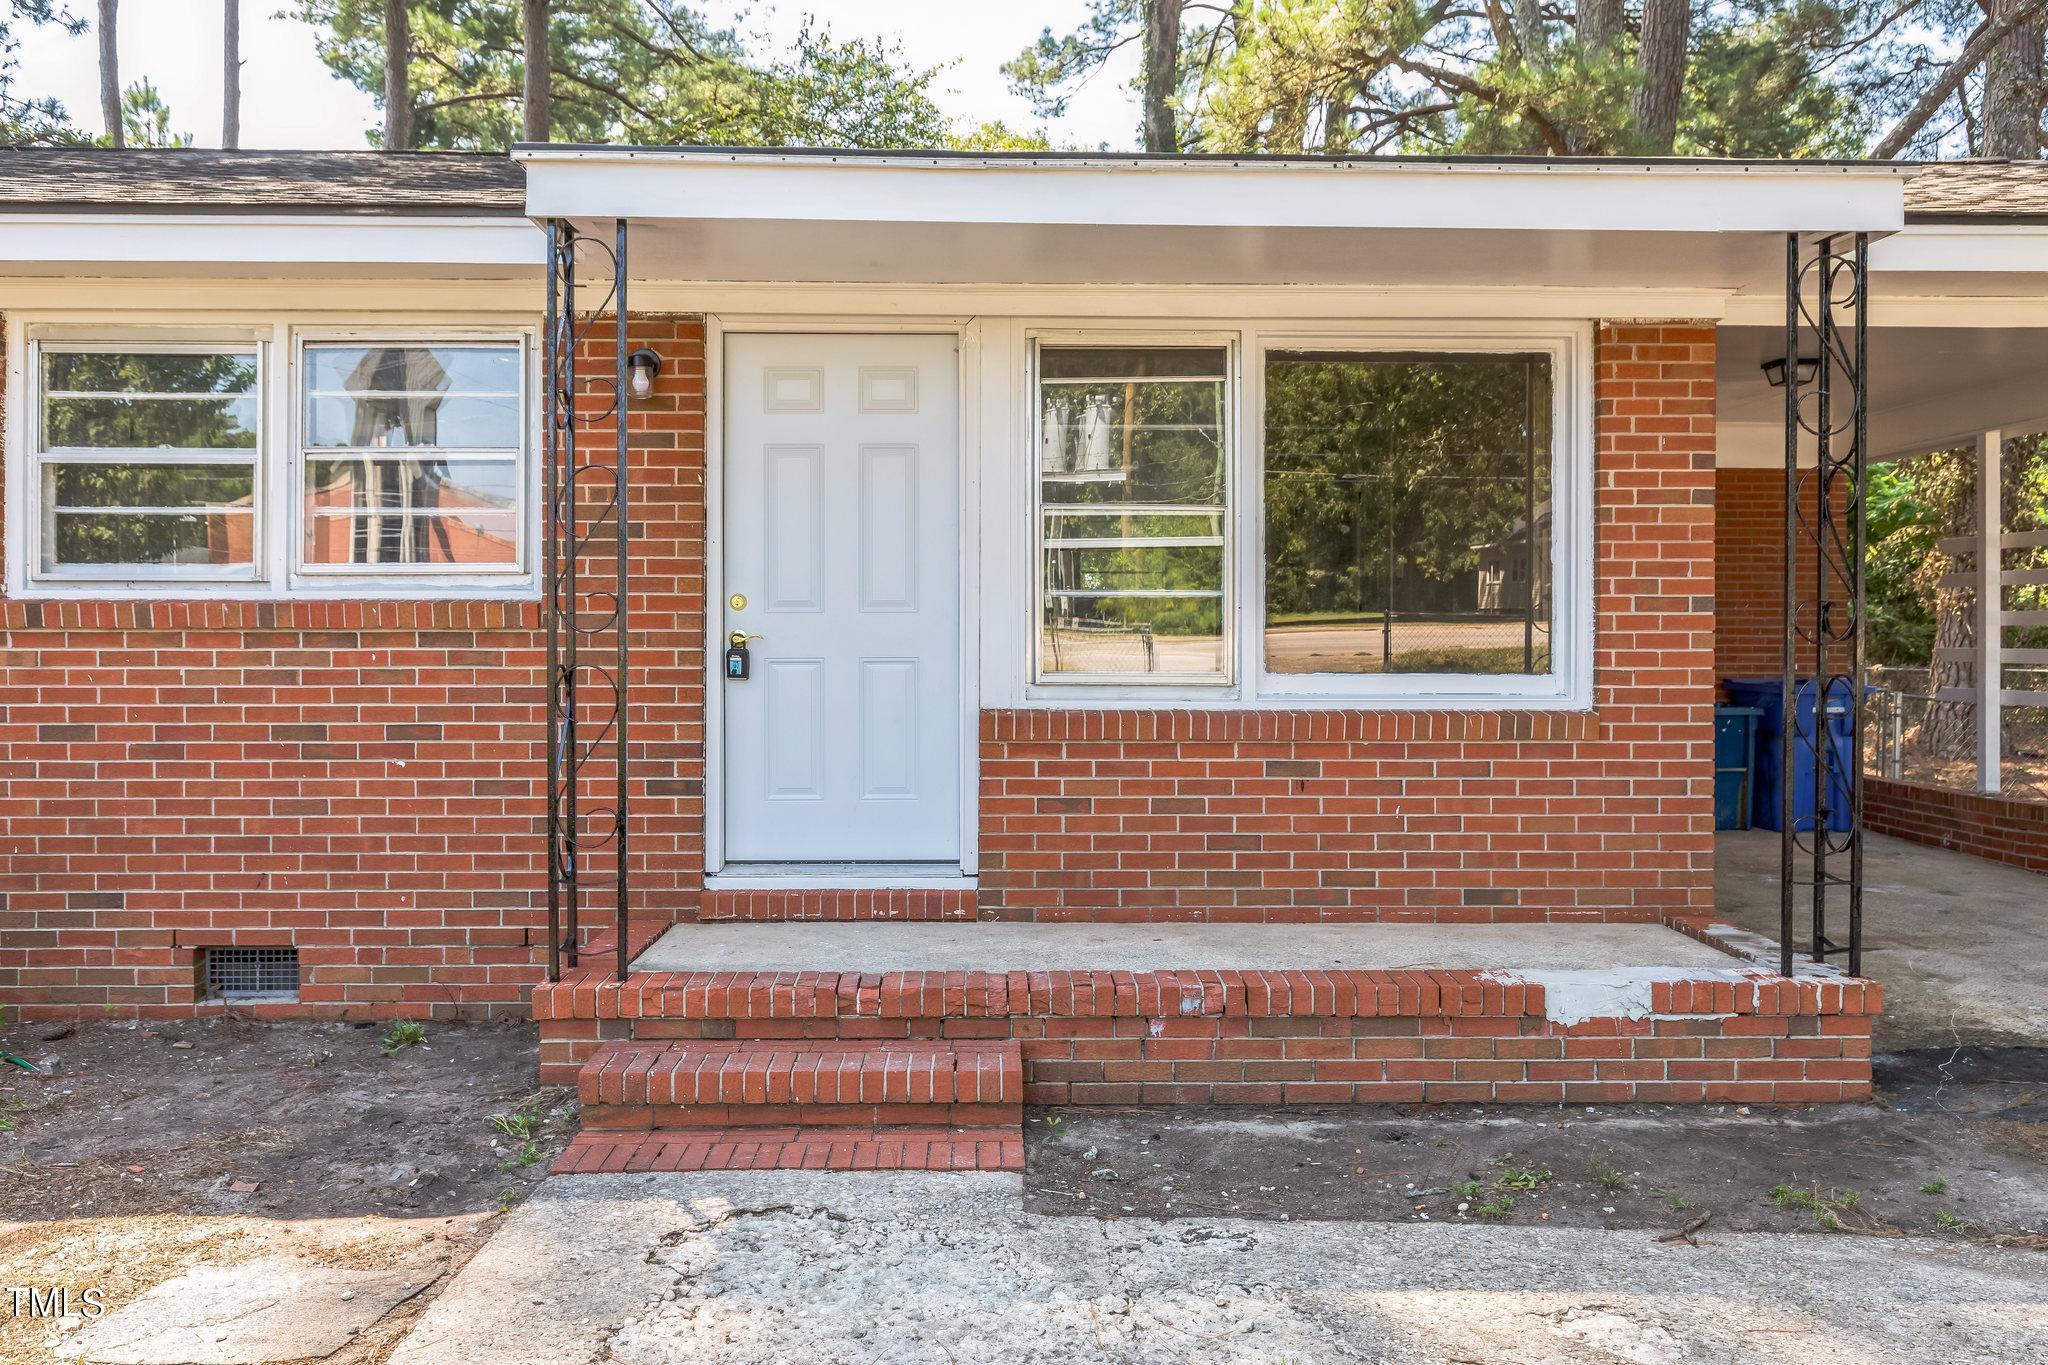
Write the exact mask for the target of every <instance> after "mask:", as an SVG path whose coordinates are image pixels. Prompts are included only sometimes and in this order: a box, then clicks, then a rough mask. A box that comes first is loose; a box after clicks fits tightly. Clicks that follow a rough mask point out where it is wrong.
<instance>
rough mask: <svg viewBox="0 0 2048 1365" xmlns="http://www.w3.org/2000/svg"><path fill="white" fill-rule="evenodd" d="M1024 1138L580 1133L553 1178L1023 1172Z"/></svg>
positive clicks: (966, 1131) (835, 1132) (987, 1134)
mask: <svg viewBox="0 0 2048 1365" xmlns="http://www.w3.org/2000/svg"><path fill="white" fill-rule="evenodd" d="M1023 1169H1024V1135H1023V1132H1022V1131H1021V1129H1020V1128H1019V1127H1018V1126H1017V1125H1015V1124H1011V1125H1009V1126H1007V1127H1001V1128H995V1127H989V1128H935V1127H910V1126H904V1127H874V1128H854V1127H839V1128H692V1129H685V1130H677V1129H656V1130H653V1131H651V1132H650V1131H640V1132H618V1131H614V1130H609V1129H606V1130H600V1131H595V1132H592V1131H585V1132H581V1133H578V1134H577V1135H576V1136H575V1138H573V1139H572V1140H571V1141H570V1143H569V1146H568V1147H567V1148H566V1149H565V1150H564V1151H563V1152H562V1154H561V1155H560V1156H559V1157H557V1158H555V1163H554V1165H553V1166H551V1167H549V1168H548V1173H549V1174H550V1175H596V1174H613V1173H617V1172H626V1171H760V1170H770V1171H1021V1170H1023Z"/></svg>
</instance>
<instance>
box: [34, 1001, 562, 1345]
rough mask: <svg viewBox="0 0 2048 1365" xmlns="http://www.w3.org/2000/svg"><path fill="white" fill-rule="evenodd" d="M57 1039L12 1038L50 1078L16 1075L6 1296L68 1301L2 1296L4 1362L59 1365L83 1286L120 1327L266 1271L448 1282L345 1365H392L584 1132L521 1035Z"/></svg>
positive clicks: (229, 1027) (224, 1030)
mask: <svg viewBox="0 0 2048 1365" xmlns="http://www.w3.org/2000/svg"><path fill="white" fill-rule="evenodd" d="M62 1032H63V1028H62V1026H56V1025H50V1024H16V1025H14V1026H13V1027H12V1028H9V1029H7V1030H6V1031H4V1032H0V1050H4V1051H7V1052H12V1053H16V1054H20V1055H22V1056H25V1057H27V1058H28V1059H30V1060H31V1061H34V1062H36V1063H38V1064H39V1065H41V1066H42V1067H44V1069H45V1071H46V1072H47V1074H44V1075H32V1074H30V1073H28V1072H25V1071H22V1070H19V1069H18V1068H15V1067H11V1066H9V1067H0V1288H4V1287H14V1286H25V1287H34V1288H39V1289H44V1290H48V1289H53V1288H63V1289H65V1290H66V1291H67V1292H68V1294H69V1295H71V1296H72V1297H71V1299H70V1301H69V1302H68V1304H66V1305H65V1306H66V1307H67V1308H68V1309H69V1310H70V1311H69V1312H68V1313H65V1314H59V1315H56V1316H45V1315H37V1314H34V1313H28V1312H20V1311H13V1308H12V1302H11V1300H10V1297H9V1296H8V1295H6V1294H5V1293H4V1292H0V1361H5V1362H14V1361H23V1362H27V1361H36V1362H41V1361H47V1360H51V1359H62V1358H65V1354H66V1353H65V1351H64V1343H65V1340H66V1338H67V1337H68V1336H69V1335H70V1334H72V1333H74V1332H75V1331H76V1330H77V1327H78V1324H79V1323H80V1321H81V1320H82V1319H81V1317H80V1315H79V1314H78V1311H77V1310H78V1307H79V1299H78V1298H77V1296H79V1295H81V1294H82V1293H83V1291H84V1290H85V1289H87V1288H91V1287H97V1288H98V1289H99V1290H100V1291H101V1299H102V1301H103V1302H104V1304H105V1307H106V1309H107V1310H108V1311H113V1310H114V1309H117V1308H119V1307H120V1306H121V1305H123V1304H125V1303H127V1302H129V1301H130V1300H132V1299H134V1298H135V1297H137V1296H138V1295H140V1294H142V1293H143V1292H145V1291H146V1290H148V1289H149V1288H151V1287H152V1286H154V1285H157V1284H159V1283H162V1282H163V1281H165V1280H168V1279H171V1278H172V1277H174V1276H177V1275H180V1274H182V1273H184V1272H185V1271H186V1270H188V1269H191V1268H192V1267H193V1266H195V1265H216V1266H227V1265H234V1264H239V1263H241V1262H245V1261H250V1260H254V1259H257V1258H259V1257H266V1256H287V1257H298V1258H308V1259H311V1260H313V1261H315V1262H317V1263H319V1264H322V1265H332V1266H347V1267H355V1268H362V1269H393V1268H397V1269H403V1270H404V1271H406V1272H407V1273H410V1274H418V1275H419V1276H420V1277H421V1278H422V1279H423V1280H430V1281H432V1285H433V1287H432V1288H430V1289H429V1291H428V1292H427V1293H425V1294H422V1295H419V1296H417V1297H415V1298H413V1299H412V1300H410V1301H408V1302H407V1303H406V1304H404V1305H402V1306H401V1307H400V1308H399V1309H398V1310H396V1311H394V1312H393V1313H391V1314H390V1315H389V1316H388V1317H387V1318H385V1319H384V1320H383V1321H382V1322H379V1323H378V1324H376V1326H375V1327H374V1328H373V1329H371V1330H369V1331H366V1332H364V1333H363V1334H362V1336H361V1337H360V1339H359V1340H358V1341H357V1343H356V1344H355V1345H352V1346H351V1347H349V1348H347V1349H345V1350H344V1351H343V1352H342V1353H340V1354H338V1355H336V1356H333V1357H330V1359H332V1360H335V1361H341V1362H354V1361H361V1360H376V1359H381V1358H382V1356H383V1354H384V1353H385V1352H387V1351H388V1350H389V1349H390V1347H391V1345H392V1344H393V1343H395V1341H396V1340H397V1339H398V1337H399V1336H401V1335H402V1334H403V1332H404V1331H405V1329H406V1327H407V1326H408V1325H409V1324H410V1322H411V1320H412V1319H413V1318H414V1317H416V1316H417V1314H418V1313H419V1312H420V1311H421V1310H422V1309H423V1308H424V1306H425V1304H426V1303H427V1302H428V1301H429V1300H430V1299H431V1298H432V1296H433V1293H434V1292H436V1291H437V1290H438V1288H439V1286H440V1285H441V1284H443V1283H445V1282H446V1278H447V1276H448V1274H449V1273H451V1272H452V1271H453V1270H455V1269H457V1268H459V1267H460V1266H461V1265H462V1263H463V1262H465V1261H466V1260H467V1259H468V1258H469V1255H470V1254H471V1253H472V1252H473V1251H474V1250H475V1249H476V1247H477V1245H479V1244H480V1242H481V1240H482V1238H483V1236H484V1235H486V1233H487V1232H488V1229H489V1226H490V1225H491V1223H492V1222H493V1221H494V1220H495V1219H496V1217H497V1215H498V1214H499V1213H500V1212H501V1211H502V1210H503V1209H505V1208H509V1207H510V1206H512V1205H513V1204H515V1203H517V1202H518V1201H519V1200H521V1199H522V1198H524V1197H525V1195H526V1193H527V1192H529V1191H530V1190H531V1189H532V1188H533V1186H534V1185H535V1184H537V1183H538V1181H539V1180H540V1179H541V1177H542V1175H543V1174H544V1173H545V1172H546V1170H547V1165H548V1162H549V1161H550V1160H551V1159H552V1157H553V1155H554V1153H555V1152H557V1151H558V1150H559V1149H560V1148H561V1146H562V1145H563V1143H565V1142H566V1141H567V1139H568V1137H569V1135H570V1133H571V1132H573V1129H574V1104H573V1096H571V1095H569V1094H568V1093H567V1092H565V1091H563V1090H561V1089H559V1088H549V1089H542V1088H540V1087H538V1086H536V1085H535V1083H534V1072H535V1055H536V1052H535V1050H536V1036H535V1032H534V1030H533V1028H532V1027H531V1026H530V1025H528V1024H524V1023H505V1024H500V1025H462V1026H455V1025H449V1026H442V1025H428V1026H427V1028H426V1033H425V1036H424V1038H423V1039H421V1041H420V1042H418V1043H417V1044H416V1045H412V1046H406V1047H402V1048H398V1049H396V1050H395V1051H392V1052H390V1053H389V1055H387V1051H386V1046H385V1045H386V1043H387V1042H388V1041H389V1038H388V1035H387V1033H386V1030H385V1029H384V1027H382V1026H379V1027H377V1028H358V1027H354V1026H351V1025H346V1024H313V1023H257V1022H251V1021H247V1020H242V1019H236V1018H233V1017H229V1018H225V1019H219V1020H212V1021H205V1022H199V1021H192V1022H179V1023H154V1024H147V1025H133V1024H122V1023H90V1024H79V1025H76V1026H73V1027H72V1030H71V1031H70V1032H69V1033H68V1034H67V1035H65V1036H53V1035H56V1034H59V1033H62ZM494 1119H501V1120H503V1122H501V1123H497V1124H494V1123H493V1120H494ZM508 1130H509V1131H508ZM529 1144H530V1145H529Z"/></svg>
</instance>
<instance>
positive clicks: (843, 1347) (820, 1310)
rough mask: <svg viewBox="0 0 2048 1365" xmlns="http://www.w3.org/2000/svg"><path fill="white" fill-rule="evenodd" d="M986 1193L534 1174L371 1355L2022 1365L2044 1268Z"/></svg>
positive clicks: (1880, 1250)
mask: <svg viewBox="0 0 2048 1365" xmlns="http://www.w3.org/2000/svg"><path fill="white" fill-rule="evenodd" d="M1021 1195H1022V1185H1021V1181H1020V1179H1019V1177H1017V1176H1014V1175H998V1174H958V1175H933V1174H912V1175H898V1174H859V1175H848V1174H830V1173H814V1172H747V1173H743V1172H719V1173H704V1174H695V1175H645V1176H564V1177H557V1178H555V1179H552V1180H549V1181H548V1182H546V1184H545V1185H544V1186H543V1187H542V1189H541V1190H540V1191H539V1192H538V1193H537V1194H536V1195H535V1196H534V1197H533V1198H532V1199H531V1200H529V1201H528V1202H527V1203H526V1204H524V1205H523V1206H521V1207H520V1208H519V1209H518V1210H517V1211H515V1212H514V1213H513V1214H512V1215H511V1216H510V1217H509V1218H508V1219H507V1220H506V1221H505V1223H504V1225H503V1226H502V1227H501V1228H500V1230H499V1231H498V1233H497V1235H496V1236H495V1237H494V1238H493V1239H492V1240H491V1242H490V1244H489V1245H487V1246H486V1247H485V1248H484V1249H483V1250H482V1251H481V1252H479V1253H478V1254H477V1256H476V1258H475V1259H474V1260H472V1261H471V1262H470V1264H469V1266H468V1267H467V1268H466V1269H465V1270H464V1271H463V1272H462V1273H461V1274H460V1275H458V1276H457V1277H456V1279H455V1280H454V1282H453V1283H451V1284H450V1285H449V1286H448V1288H447V1289H446V1290H445V1291H443V1293H442V1294H441V1296H440V1297H439V1298H438V1299H437V1300H436V1301H435V1303H434V1304H433V1306H432V1307H431V1308H429V1309H428V1310H427V1312H426V1314H425V1315H424V1316H423V1317H422V1319H421V1320H420V1322H419V1324H418V1325H417V1327H416V1328H415V1330H414V1331H413V1333H412V1335H411V1336H410V1337H409V1338H408V1339H407V1340H406V1341H405V1343H404V1344H402V1345H401V1346H400V1347H399V1348H398V1350H397V1351H396V1352H395V1353H394V1354H393V1356H392V1360H393V1361H394V1362H398V1363H399V1365H436V1363H437V1362H444V1361H451V1360H463V1359H473V1360H486V1359H487V1360H490V1361H492V1362H493V1365H513V1363H514V1362H574V1363H576V1365H582V1362H587V1361H596V1360H604V1361H615V1362H624V1363H625V1365H671V1363H673V1365H683V1363H684V1362H692V1363H693V1365H694V1363H695V1362H703V1361H718V1362H720V1365H746V1363H748V1362H763V1363H764V1365H765V1363H766V1362H780V1361H844V1362H874V1365H883V1363H884V1362H887V1363H888V1365H898V1363H899V1362H924V1361H931V1362H941V1361H943V1362H971V1361H1002V1362H1037V1361H1046V1362H1061V1365H1067V1363H1069V1362H1073V1361H1077V1360H1087V1361H1093V1360H1114V1361H1128V1362H1148V1363H1149V1362H1207V1361H1224V1360H1260V1361H1283V1360H1284V1361H1294V1362H1313V1361H1338V1360H1346V1361H1349V1360H1370V1361H1383V1362H1409V1361H1414V1362H1424V1361H1427V1362H1432V1363H1433V1365H1442V1362H1445V1361H1447V1360H1450V1361H1463V1362H1487V1363H1488V1365H1492V1362H1510V1361H1512V1362H1527V1361H1537V1360H1541V1361H1586V1362H1596V1361H1597V1362H1603V1365H1612V1363H1613V1362H1616V1361H1630V1362H1689V1361H1702V1362H1704V1361H1716V1362H1720V1361H1728V1360H1735V1359H1741V1360H1745V1361H1754V1362H1772V1361H1785V1362H1797V1365H1827V1363H1828V1362H1857V1365H1874V1363H1877V1362H1901V1365H1904V1363H1905V1362H1914V1363H1916V1365H1917V1363H1918V1362H1924V1361H1929V1360H1945V1361H2014V1362H2019V1361H2025V1362H2028V1363H2029V1365H2033V1363H2034V1362H2038V1361H2039V1360H2040V1359H2041V1342H2042V1341H2043V1340H2044V1339H2048V1259H2044V1258H2043V1257H2042V1256H2041V1255H2039V1254H2038V1253H2034V1252H2030V1251H2022V1250H2013V1249H2004V1248H1996V1247H1987V1246H1983V1245H1979V1244H1974V1243H1969V1242H1962V1241H1936V1240H1930V1239H1919V1238H1872V1237H1848V1236H1821V1235H1816V1234H1812V1233H1799V1234H1772V1233H1751V1234H1728V1235H1710V1234H1703V1235H1702V1236H1701V1238H1700V1244H1699V1245H1689V1244H1686V1243H1683V1242H1662V1241H1659V1240H1658V1239H1657V1238H1656V1237H1655V1236H1654V1235H1652V1234H1648V1233H1644V1232H1639V1231H1604V1230H1590V1229H1566V1228H1529V1227H1491V1226H1446V1225H1442V1224H1437V1225H1429V1226H1414V1225H1398V1224H1386V1223H1361V1222H1333V1221H1326V1222H1288V1223H1279V1222H1257V1221H1251V1220H1246V1219H1207V1218H1204V1219H1182V1220H1173V1221H1162V1220H1155V1219H1148V1218H1108V1219H1093V1218H1090V1219H1080V1218H1068V1217H1047V1216H1044V1215H1040V1214H1034V1213H1030V1212H1027V1211H1025V1210H1024V1209H1023V1207H1022V1204H1021Z"/></svg>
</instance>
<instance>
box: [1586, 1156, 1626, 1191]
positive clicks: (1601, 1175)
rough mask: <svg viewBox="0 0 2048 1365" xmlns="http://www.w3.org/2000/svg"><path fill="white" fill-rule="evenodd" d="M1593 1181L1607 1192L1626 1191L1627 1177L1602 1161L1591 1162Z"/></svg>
mask: <svg viewBox="0 0 2048 1365" xmlns="http://www.w3.org/2000/svg"><path fill="white" fill-rule="evenodd" d="M1593 1183H1594V1184H1595V1185H1598V1186H1599V1187H1600V1188H1601V1189H1603V1190H1605V1191H1607V1192H1608V1193H1609V1194H1626V1193H1628V1177H1627V1176H1625V1175H1623V1174H1622V1173H1621V1172H1620V1171H1617V1170H1615V1169H1614V1168H1613V1167H1612V1166H1610V1165H1608V1164H1607V1163H1606V1162H1604V1161H1596V1162H1594V1163H1593Z"/></svg>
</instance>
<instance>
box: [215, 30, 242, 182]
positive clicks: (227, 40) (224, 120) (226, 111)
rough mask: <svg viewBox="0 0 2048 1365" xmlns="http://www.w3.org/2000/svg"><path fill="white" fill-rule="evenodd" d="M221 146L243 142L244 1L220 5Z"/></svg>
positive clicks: (230, 147)
mask: <svg viewBox="0 0 2048 1365" xmlns="http://www.w3.org/2000/svg"><path fill="white" fill-rule="evenodd" d="M220 13H221V21H220V145H221V146H223V147H226V148H228V149H230V150H233V149H234V148H236V147H239V146H241V145H242V0H222V4H221V7H220Z"/></svg>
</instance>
